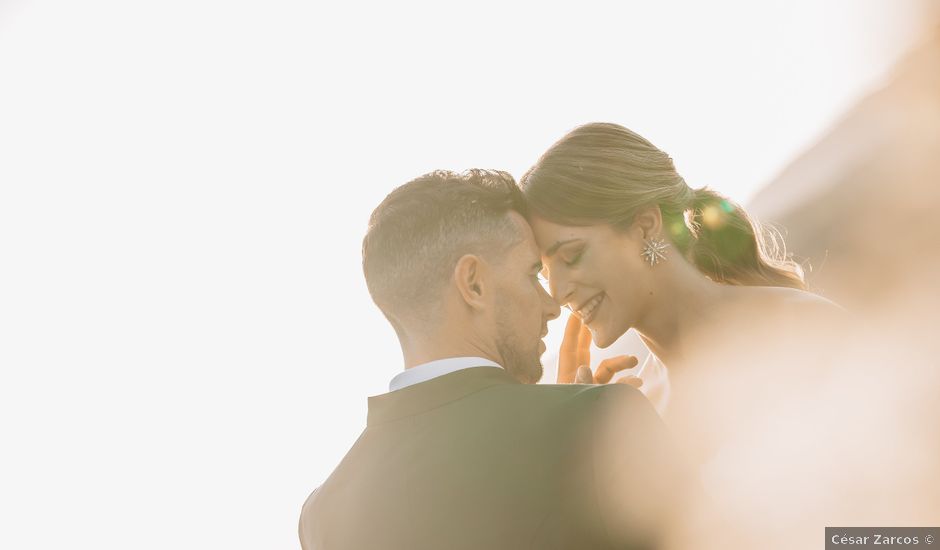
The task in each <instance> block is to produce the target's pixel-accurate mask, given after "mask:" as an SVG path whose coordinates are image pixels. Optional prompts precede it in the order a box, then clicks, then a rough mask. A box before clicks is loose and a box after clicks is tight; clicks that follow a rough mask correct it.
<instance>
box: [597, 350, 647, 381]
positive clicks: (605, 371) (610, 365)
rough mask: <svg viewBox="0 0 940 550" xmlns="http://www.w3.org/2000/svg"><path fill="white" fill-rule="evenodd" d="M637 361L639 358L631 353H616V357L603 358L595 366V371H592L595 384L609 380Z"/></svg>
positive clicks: (636, 363) (634, 364) (633, 365)
mask: <svg viewBox="0 0 940 550" xmlns="http://www.w3.org/2000/svg"><path fill="white" fill-rule="evenodd" d="M639 363H640V361H639V359H637V358H636V357H634V356H632V355H618V356H617V357H611V358H609V359H604V360H603V361H601V364H600V365H598V366H597V372H595V373H594V381H595V383H597V384H606V383H608V382H610V379H611V378H613V377H614V374H616V373H618V372H620V371H622V370H626V369H632V368H633V367H635V366H637V365H638V364H639ZM634 378H636V377H634ZM637 380H639V378H637Z"/></svg>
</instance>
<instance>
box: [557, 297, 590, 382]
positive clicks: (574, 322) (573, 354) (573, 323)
mask: <svg viewBox="0 0 940 550" xmlns="http://www.w3.org/2000/svg"><path fill="white" fill-rule="evenodd" d="M580 333H581V319H580V318H578V316H577V315H574V314H572V315H569V316H568V324H566V325H565V337H564V338H563V339H562V341H561V348H560V349H559V350H558V377H557V379H558V383H559V384H570V383H572V382H574V379H575V374H576V373H577V370H578V365H587V364H588V363H578V340H579V335H580Z"/></svg>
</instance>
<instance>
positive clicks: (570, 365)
mask: <svg viewBox="0 0 940 550" xmlns="http://www.w3.org/2000/svg"><path fill="white" fill-rule="evenodd" d="M638 362H639V361H638V360H637V358H636V357H634V356H632V355H618V356H617V357H611V358H610V359H604V360H603V361H601V363H600V364H599V365H598V366H597V371H596V372H592V371H591V331H590V330H589V329H588V328H587V327H586V326H584V325H583V324H582V323H581V318H580V317H578V316H577V315H575V314H574V313H572V314H571V315H570V316H568V324H567V325H565V337H564V339H562V341H561V349H560V350H559V352H558V383H559V384H571V383H575V384H606V383H608V382H610V379H611V378H613V376H614V374H615V373H618V372H620V371H622V370H626V369H632V368H633V367H635V366H637V364H638ZM615 382H616V383H618V384H630V385H631V386H633V387H635V388H639V387H640V386H642V385H643V381H642V380H640V379H639V378H637V377H636V376H623V377H621V378H618V379H617V380H616V381H615Z"/></svg>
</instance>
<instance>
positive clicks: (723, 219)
mask: <svg viewBox="0 0 940 550" xmlns="http://www.w3.org/2000/svg"><path fill="white" fill-rule="evenodd" d="M519 184H520V186H521V187H522V190H523V192H524V193H525V196H526V198H527V199H528V203H529V208H530V209H531V213H532V214H536V215H538V216H540V217H542V218H545V219H547V220H549V221H552V222H555V223H559V224H562V225H581V226H583V225H593V224H597V223H608V224H610V225H612V226H614V227H618V228H626V227H628V226H629V225H630V224H631V223H632V222H633V218H634V216H635V214H636V212H637V211H638V210H639V209H640V208H643V207H646V206H649V205H654V204H655V205H658V206H659V208H660V211H661V212H662V216H663V229H664V232H665V233H666V235H667V236H668V238H669V240H670V241H671V242H672V244H673V245H674V246H675V247H676V248H677V249H678V250H679V251H680V252H681V253H682V254H683V256H685V257H686V258H687V259H688V260H689V261H690V262H692V263H693V264H694V265H695V266H696V267H698V269H699V270H700V271H701V272H702V273H704V274H705V275H706V276H708V277H709V278H710V279H712V280H714V281H716V282H721V283H726V284H734V285H754V286H780V287H791V288H799V289H805V288H806V283H805V282H804V280H803V269H802V268H801V267H800V265H799V264H797V263H796V262H794V261H792V260H791V259H789V258H788V256H787V254H786V250H785V248H784V245H783V239H782V238H780V236H779V234H778V233H776V232H775V231H771V230H768V229H765V228H763V227H761V225H760V224H759V223H758V222H757V221H756V220H754V219H752V218H751V217H750V216H748V214H747V212H745V211H744V209H743V208H741V206H739V205H737V204H735V203H734V202H732V201H730V200H728V199H727V198H726V197H724V196H722V195H720V194H718V193H716V192H714V191H712V190H710V189H708V188H705V187H703V188H701V189H691V188H690V187H689V186H688V185H687V184H686V183H685V180H684V179H682V176H680V175H679V174H678V173H677V172H676V168H675V165H674V164H673V162H672V159H671V158H669V155H667V154H666V153H664V152H662V151H660V150H659V149H657V148H656V147H655V146H654V145H653V144H652V143H650V142H649V141H647V140H646V139H644V138H643V137H642V136H640V135H638V134H636V133H635V132H632V131H630V130H628V129H626V128H624V127H623V126H619V125H617V124H610V123H592V124H585V125H584V126H580V127H578V128H575V129H574V130H572V131H571V132H569V133H568V134H567V135H566V136H564V137H563V138H561V139H560V140H558V142H556V143H555V144H554V145H552V147H551V148H550V149H549V150H548V151H546V152H545V154H543V155H542V157H541V158H540V159H539V160H538V162H537V163H536V164H535V166H533V167H532V168H530V169H529V171H528V172H526V173H525V175H524V176H522V179H521V180H520V181H519Z"/></svg>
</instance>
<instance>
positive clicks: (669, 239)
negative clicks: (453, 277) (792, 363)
mask: <svg viewBox="0 0 940 550" xmlns="http://www.w3.org/2000/svg"><path fill="white" fill-rule="evenodd" d="M520 186H521V187H522V189H523V191H524V193H525V195H526V197H527V199H528V201H529V207H530V222H531V225H532V229H533V231H534V233H535V237H536V240H537V241H538V244H539V247H540V249H541V251H542V256H543V263H544V265H545V267H546V270H547V272H548V278H549V285H550V289H551V293H552V295H553V296H554V297H555V299H556V300H557V301H558V302H559V303H561V304H563V305H566V306H567V307H568V308H569V309H571V311H572V312H573V313H574V315H572V319H571V320H570V321H569V326H568V329H567V330H566V335H565V342H564V344H563V345H562V353H561V355H560V366H559V373H560V376H559V379H560V381H570V380H565V377H570V378H573V370H574V368H576V367H577V366H580V365H583V364H585V359H586V358H585V356H584V353H585V351H586V344H585V342H588V343H589V341H588V340H587V339H585V338H584V336H583V332H584V331H582V330H581V325H582V324H583V326H584V327H586V328H587V329H590V335H592V336H593V340H594V343H595V344H596V345H597V346H598V347H600V348H606V347H607V346H610V345H611V344H612V343H614V342H615V341H616V340H617V339H618V338H620V337H621V336H622V335H623V334H624V333H625V332H627V331H628V330H629V329H631V328H632V329H635V330H636V331H637V333H638V334H639V336H640V338H641V339H642V341H643V342H644V343H645V344H646V346H647V347H648V348H649V349H650V351H651V352H652V354H653V355H654V356H655V358H657V359H658V360H659V361H661V363H662V364H663V365H665V366H666V367H668V368H669V369H670V370H671V371H675V369H680V368H684V366H685V365H687V364H691V363H692V362H693V360H694V362H695V363H696V364H699V363H702V362H703V360H704V359H705V356H706V355H707V356H708V357H709V358H712V359H714V358H723V359H724V360H726V361H727V360H729V359H733V358H736V357H740V358H743V357H744V356H745V354H744V353H743V350H744V348H746V347H748V346H749V345H750V344H753V343H755V341H759V342H760V347H761V348H762V349H764V350H768V349H772V348H774V344H784V343H785V342H786V336H785V335H786V334H788V331H787V330H786V329H787V328H795V327H799V326H802V325H803V322H804V321H805V319H808V318H818V316H819V314H820V313H822V314H824V315H828V314H830V313H832V312H835V311H838V306H836V305H834V304H833V303H831V302H829V301H828V300H825V299H823V298H821V297H819V296H816V295H815V294H811V293H809V292H807V291H806V284H805V282H804V280H803V272H802V269H801V268H800V266H799V265H797V264H796V263H794V262H793V261H791V260H789V259H788V258H787V257H786V255H785V252H784V249H783V246H782V243H781V241H780V240H779V239H777V238H776V237H775V236H774V235H773V234H772V233H769V232H765V231H763V230H762V229H761V227H760V226H759V225H758V224H757V223H756V222H755V221H754V220H752V219H751V218H750V217H749V216H748V214H747V213H746V212H745V211H744V210H743V209H742V208H741V207H740V206H738V205H736V204H734V203H733V202H731V201H730V200H728V199H727V198H725V197H724V196H722V195H720V194H718V193H716V192H714V191H711V190H709V189H707V188H700V189H693V188H691V187H689V186H688V185H687V184H686V182H685V180H683V179H682V177H681V176H680V175H679V174H678V173H677V172H676V169H675V166H674V165H673V162H672V159H670V158H669V156H668V155H667V154H666V153H664V152H662V151H660V150H659V149H657V148H656V147H655V146H653V144H651V143H650V142H649V141H647V140H646V139H644V138H643V137H641V136H639V135H637V134H636V133H634V132H632V131H630V130H628V129H626V128H624V127H622V126H618V125H616V124H607V123H594V124H586V125H584V126H581V127H579V128H576V129H575V130H573V131H571V132H570V133H568V134H567V135H566V136H564V137H563V138H561V140H559V141H558V142H557V143H555V144H554V145H553V146H552V147H551V148H550V149H549V150H548V151H547V152H546V153H545V154H544V155H542V157H541V158H540V159H539V161H538V162H537V163H536V164H535V166H533V167H532V168H531V169H530V170H529V171H528V172H527V173H526V174H525V175H524V176H523V177H522V178H521V180H520ZM579 332H582V335H581V338H580V345H579V344H578V342H577V340H578V339H579V336H578V334H579ZM745 333H746V334H745ZM755 338H756V340H755ZM775 339H776V340H777V341H776V342H774V340H775ZM579 348H580V351H577V350H578V349H579ZM703 350H707V353H705V352H704V351H703ZM579 355H580V357H578V356H579ZM635 364H636V362H635V361H629V362H628V361H627V360H625V359H623V358H618V359H617V360H615V361H613V362H608V363H606V364H603V363H602V365H601V368H600V369H599V370H602V371H603V372H598V373H596V375H595V376H594V380H593V381H601V382H603V381H607V380H609V379H610V374H611V371H614V370H619V369H623V368H624V367H628V366H633V365H635ZM644 368H645V369H646V370H650V369H648V368H646V367H644ZM583 374H584V373H583V371H582V372H581V373H579V378H578V379H579V381H583V380H582V378H581V375H583ZM588 381H591V376H590V373H588ZM654 402H655V400H654ZM663 406H664V404H663V403H659V404H658V408H660V410H661V412H662V408H663Z"/></svg>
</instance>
